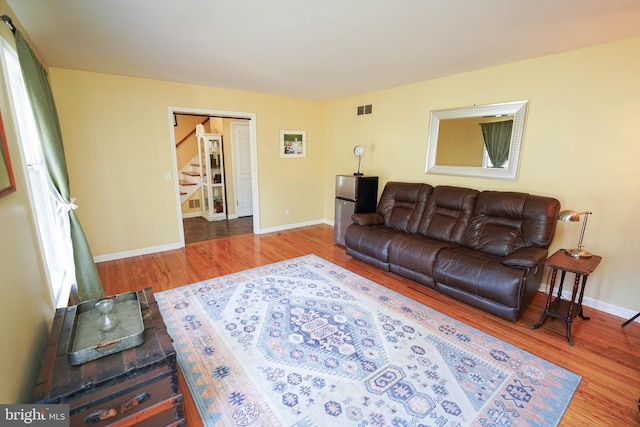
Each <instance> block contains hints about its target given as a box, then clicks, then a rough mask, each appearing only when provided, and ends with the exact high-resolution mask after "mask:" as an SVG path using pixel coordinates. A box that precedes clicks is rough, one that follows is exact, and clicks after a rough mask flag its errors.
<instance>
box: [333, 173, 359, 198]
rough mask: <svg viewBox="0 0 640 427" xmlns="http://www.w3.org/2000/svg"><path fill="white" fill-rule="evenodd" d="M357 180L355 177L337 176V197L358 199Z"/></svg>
mask: <svg viewBox="0 0 640 427" xmlns="http://www.w3.org/2000/svg"><path fill="white" fill-rule="evenodd" d="M356 185H357V179H356V177H355V176H349V175H337V176H336V197H338V198H342V199H349V200H355V199H356V190H357V189H356Z"/></svg>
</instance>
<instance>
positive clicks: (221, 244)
mask: <svg viewBox="0 0 640 427" xmlns="http://www.w3.org/2000/svg"><path fill="white" fill-rule="evenodd" d="M311 253H313V254H316V255H318V256H320V257H322V258H324V259H326V260H328V261H331V262H333V263H335V264H337V265H340V266H342V267H345V268H347V269H349V270H351V271H353V272H355V273H357V274H359V275H361V276H364V277H367V278H368V279H371V280H373V281H375V282H377V283H379V284H382V285H384V286H387V287H389V288H391V289H394V290H395V291H397V292H399V293H402V294H404V295H407V296H409V297H411V298H413V299H415V300H417V301H420V302H421V303H423V304H425V305H428V306H429V307H432V308H433V309H435V310H438V311H440V312H442V313H445V314H447V315H449V316H451V317H454V318H456V319H458V320H460V321H462V322H465V323H467V324H469V325H472V326H474V327H476V328H477V329H480V330H482V331H484V332H486V333H488V334H491V335H494V336H496V337H498V338H500V339H502V340H504V341H507V342H509V343H511V344H513V345H515V346H517V347H520V348H522V349H524V350H527V351H529V352H531V353H533V354H536V355H538V356H540V357H542V358H544V359H546V360H548V361H550V362H552V363H555V364H557V365H560V366H562V367H564V368H566V369H569V370H571V371H573V372H575V373H577V374H579V375H582V377H583V378H582V381H581V383H580V386H579V388H578V391H577V392H576V394H575V396H574V397H573V399H572V400H571V403H570V405H569V408H568V410H567V412H566V413H565V415H564V417H563V418H562V420H561V423H560V425H561V426H640V412H639V411H638V398H640V359H639V358H638V355H637V352H638V350H639V348H640V323H638V322H634V323H631V324H630V325H628V326H627V327H625V328H622V327H621V323H622V322H623V321H624V320H625V319H621V318H619V317H616V316H612V315H610V314H606V313H603V312H600V311H597V310H594V309H591V308H589V307H585V309H584V311H585V315H587V316H591V320H588V321H586V320H581V319H580V318H576V320H575V321H574V325H573V334H572V335H573V339H574V343H575V345H574V346H573V347H571V346H569V344H568V343H567V340H566V337H565V324H564V322H563V321H560V320H547V322H546V323H545V324H544V326H542V327H541V328H540V329H536V330H531V329H530V325H531V324H533V323H535V322H536V321H537V320H538V319H539V317H540V314H541V313H542V311H543V307H544V302H545V296H544V295H543V294H541V293H539V294H538V295H537V296H536V297H535V299H534V301H533V303H532V305H531V306H530V308H529V309H528V310H527V312H526V313H525V314H524V316H523V317H522V318H521V319H520V320H519V321H518V322H517V323H511V322H508V321H506V320H502V319H499V318H497V317H495V316H492V315H489V314H486V313H484V312H482V311H480V310H477V309H474V308H472V307H469V306H467V305H465V304H463V303H459V302H457V301H455V300H453V299H451V298H448V297H446V296H443V295H440V294H438V293H437V292H435V291H432V290H430V289H426V288H424V287H421V286H420V285H418V284H416V283H414V282H411V281H409V280H405V279H403V278H400V277H398V276H396V275H393V274H390V273H385V272H383V271H380V270H378V269H376V268H373V267H371V266H368V265H366V264H363V263H361V262H359V261H356V260H354V259H352V258H351V257H349V256H347V255H346V254H345V250H344V248H342V247H340V246H337V245H335V244H334V243H333V228H332V227H330V226H327V225H316V226H311V227H303V228H298V229H294V230H288V231H282V232H275V233H270V234H264V235H254V234H244V235H239V236H233V237H228V238H221V239H216V240H210V241H205V242H200V243H194V244H190V245H187V246H186V247H185V248H183V249H179V250H173V251H167V252H162V253H157V254H152V255H144V256H139V257H133V258H127V259H122V260H116V261H107V262H103V263H99V264H98V271H99V273H100V277H101V278H102V281H103V284H104V287H105V292H106V293H107V294H108V295H111V294H115V293H121V292H126V291H132V290H139V289H143V288H146V287H151V288H152V289H153V290H154V291H155V292H158V291H162V290H165V289H171V288H175V287H178V286H183V285H187V284H190V283H194V282H197V281H200V280H205V279H209V278H212V277H217V276H221V275H225V274H229V273H234V272H237V271H242V270H245V269H249V268H252V267H258V266H262V265H266V264H270V263H273V262H277V261H282V260H285V259H289V258H293V257H297V256H301V255H307V254H311ZM596 274H597V272H596ZM182 390H183V392H184V393H185V395H186V397H185V403H184V407H185V413H186V417H187V420H188V423H189V425H191V426H201V425H202V422H201V420H200V417H199V416H198V413H197V410H196V409H195V405H194V403H193V400H192V398H191V396H190V395H189V394H188V390H187V387H186V385H185V384H184V383H183V384H182Z"/></svg>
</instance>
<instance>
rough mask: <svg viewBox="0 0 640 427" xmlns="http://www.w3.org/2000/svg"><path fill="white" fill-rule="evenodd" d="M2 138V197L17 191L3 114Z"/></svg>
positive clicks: (0, 152) (0, 174)
mask: <svg viewBox="0 0 640 427" xmlns="http://www.w3.org/2000/svg"><path fill="white" fill-rule="evenodd" d="M0 138H2V148H0V156H1V158H0V199H1V198H3V197H6V196H8V195H9V194H11V193H13V192H14V191H16V183H15V181H14V179H13V170H12V169H11V159H10V158H9V148H8V147H7V138H6V137H5V134H4V125H3V124H2V115H0Z"/></svg>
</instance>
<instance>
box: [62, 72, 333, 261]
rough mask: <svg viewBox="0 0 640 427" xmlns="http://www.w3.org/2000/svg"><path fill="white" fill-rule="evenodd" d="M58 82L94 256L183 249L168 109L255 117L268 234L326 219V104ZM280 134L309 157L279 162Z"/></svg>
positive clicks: (147, 85)
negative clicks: (295, 135)
mask: <svg viewBox="0 0 640 427" xmlns="http://www.w3.org/2000/svg"><path fill="white" fill-rule="evenodd" d="M50 76H51V81H52V88H53V92H54V96H55V99H56V105H57V108H58V114H59V117H60V123H61V128H62V135H63V138H64V144H65V150H66V154H67V162H68V165H69V177H70V182H71V193H72V195H73V197H76V198H77V204H78V206H79V208H78V209H77V211H76V212H77V214H78V217H79V218H80V221H81V222H82V224H83V227H84V230H85V233H86V234H87V238H88V240H89V243H90V245H91V248H92V252H93V254H94V255H95V256H100V255H108V254H114V253H120V252H127V251H134V250H139V249H141V248H152V247H157V246H164V245H170V244H175V243H177V242H178V241H179V234H178V232H179V231H178V230H179V228H178V227H179V218H178V215H179V213H178V211H177V209H176V196H175V191H176V189H175V188H174V182H173V180H171V181H167V180H165V173H166V172H169V171H173V170H174V165H173V164H172V158H171V150H172V147H171V142H170V132H173V129H172V126H173V124H172V123H169V120H168V107H169V106H177V107H184V108H195V109H209V110H225V111H237V112H251V113H255V114H256V117H257V119H256V123H257V144H258V150H257V157H258V180H259V191H260V207H259V208H260V226H261V228H267V229H268V228H271V227H279V226H286V225H287V224H296V223H301V222H307V221H321V220H322V218H323V205H322V204H323V200H322V197H319V196H318V195H320V194H322V192H323V181H322V179H321V177H322V176H323V173H324V170H323V161H324V151H323V148H322V144H323V141H324V111H325V106H326V104H325V103H323V102H319V101H309V100H302V99H294V98H287V97H279V96H272V95H263V94H256V93H248V92H241V91H232V90H226V89H217V88H210V87H201V86H193V85H185V84H178V83H169V82H162V81H154V80H145V79H137V78H130V77H122V76H114V75H106V74H97V73H88V72H82V71H73V70H66V69H58V68H52V69H50ZM280 129H304V130H306V131H307V140H308V142H309V146H308V150H307V157H306V158H302V159H280V156H279V154H278V146H279V132H280ZM125 153H126V155H125ZM140 189H144V191H140ZM132 206H135V208H132ZM285 209H289V212H290V214H289V216H285V214H284V213H285Z"/></svg>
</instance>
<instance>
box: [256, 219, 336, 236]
mask: <svg viewBox="0 0 640 427" xmlns="http://www.w3.org/2000/svg"><path fill="white" fill-rule="evenodd" d="M318 224H325V221H324V220H323V219H316V220H313V221H305V222H296V223H294V224H285V225H279V226H277V227H268V228H262V229H260V230H258V231H255V230H254V233H255V234H267V233H274V232H276V231H284V230H291V229H293V228H300V227H308V226H310V225H318Z"/></svg>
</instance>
